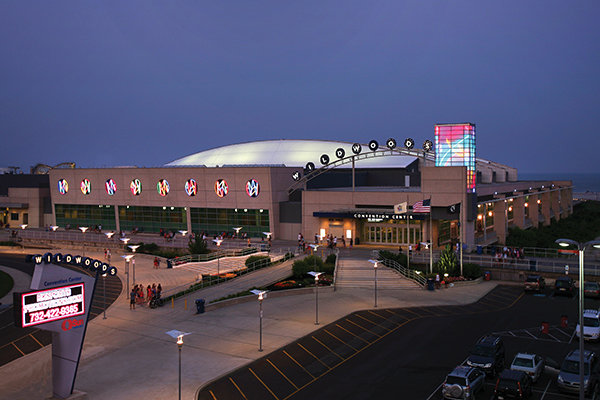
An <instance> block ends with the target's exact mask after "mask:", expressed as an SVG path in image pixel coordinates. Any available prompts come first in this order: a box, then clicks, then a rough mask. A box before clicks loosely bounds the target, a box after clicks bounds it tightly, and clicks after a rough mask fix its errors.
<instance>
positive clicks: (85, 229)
mask: <svg viewBox="0 0 600 400" xmlns="http://www.w3.org/2000/svg"><path fill="white" fill-rule="evenodd" d="M79 230H81V232H83V256H84V257H85V231H87V230H88V227H87V226H80V227H79Z"/></svg>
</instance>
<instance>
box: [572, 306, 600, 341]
mask: <svg viewBox="0 0 600 400" xmlns="http://www.w3.org/2000/svg"><path fill="white" fill-rule="evenodd" d="M579 329H580V326H579V323H578V324H577V326H576V327H575V334H576V335H577V337H579V332H580V331H579ZM583 339H584V340H594V341H597V340H600V312H599V311H598V310H583Z"/></svg>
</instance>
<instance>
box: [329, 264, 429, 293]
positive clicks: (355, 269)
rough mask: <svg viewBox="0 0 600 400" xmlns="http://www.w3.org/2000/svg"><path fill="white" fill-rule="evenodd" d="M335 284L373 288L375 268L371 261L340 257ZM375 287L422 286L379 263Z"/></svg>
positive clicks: (410, 287) (412, 287) (403, 288)
mask: <svg viewBox="0 0 600 400" xmlns="http://www.w3.org/2000/svg"><path fill="white" fill-rule="evenodd" d="M335 286H336V287H338V288H340V287H341V288H356V289H374V288H375V268H374V267H373V263H371V262H369V261H368V260H366V259H362V260H356V259H346V260H342V259H340V260H339V261H338V271H337V280H336V283H335ZM377 289H378V290H379V289H381V290H386V289H399V290H406V289H411V290H414V289H423V288H422V287H421V286H420V285H419V284H417V283H416V282H414V281H412V280H410V279H407V278H405V277H404V276H402V275H401V274H399V273H398V272H396V271H395V270H393V269H390V268H387V267H384V266H383V265H382V264H379V266H378V267H377Z"/></svg>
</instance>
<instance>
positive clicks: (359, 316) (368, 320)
mask: <svg viewBox="0 0 600 400" xmlns="http://www.w3.org/2000/svg"><path fill="white" fill-rule="evenodd" d="M354 315H356V316H357V317H358V318H362V319H364V320H365V321H367V322H370V323H372V324H375V326H380V327H382V328H383V329H386V330H388V331H391V329H389V328H386V327H385V326H383V325H380V324H378V323H377V322H375V321H371V320H370V319H368V318H365V317H363V316H362V315H358V314H354ZM386 321H387V320H386Z"/></svg>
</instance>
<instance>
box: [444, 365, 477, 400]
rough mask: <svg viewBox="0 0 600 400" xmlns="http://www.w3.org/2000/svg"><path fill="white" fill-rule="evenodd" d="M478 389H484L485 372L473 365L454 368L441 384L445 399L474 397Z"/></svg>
mask: <svg viewBox="0 0 600 400" xmlns="http://www.w3.org/2000/svg"><path fill="white" fill-rule="evenodd" d="M480 391H482V392H483V391H485V373H483V372H482V371H480V370H479V369H477V368H473V367H466V366H459V367H456V368H454V370H453V371H452V372H451V373H449V374H448V375H447V376H446V380H445V381H444V384H443V385H442V395H443V396H444V398H445V399H474V398H475V395H476V394H477V393H478V392H480Z"/></svg>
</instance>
